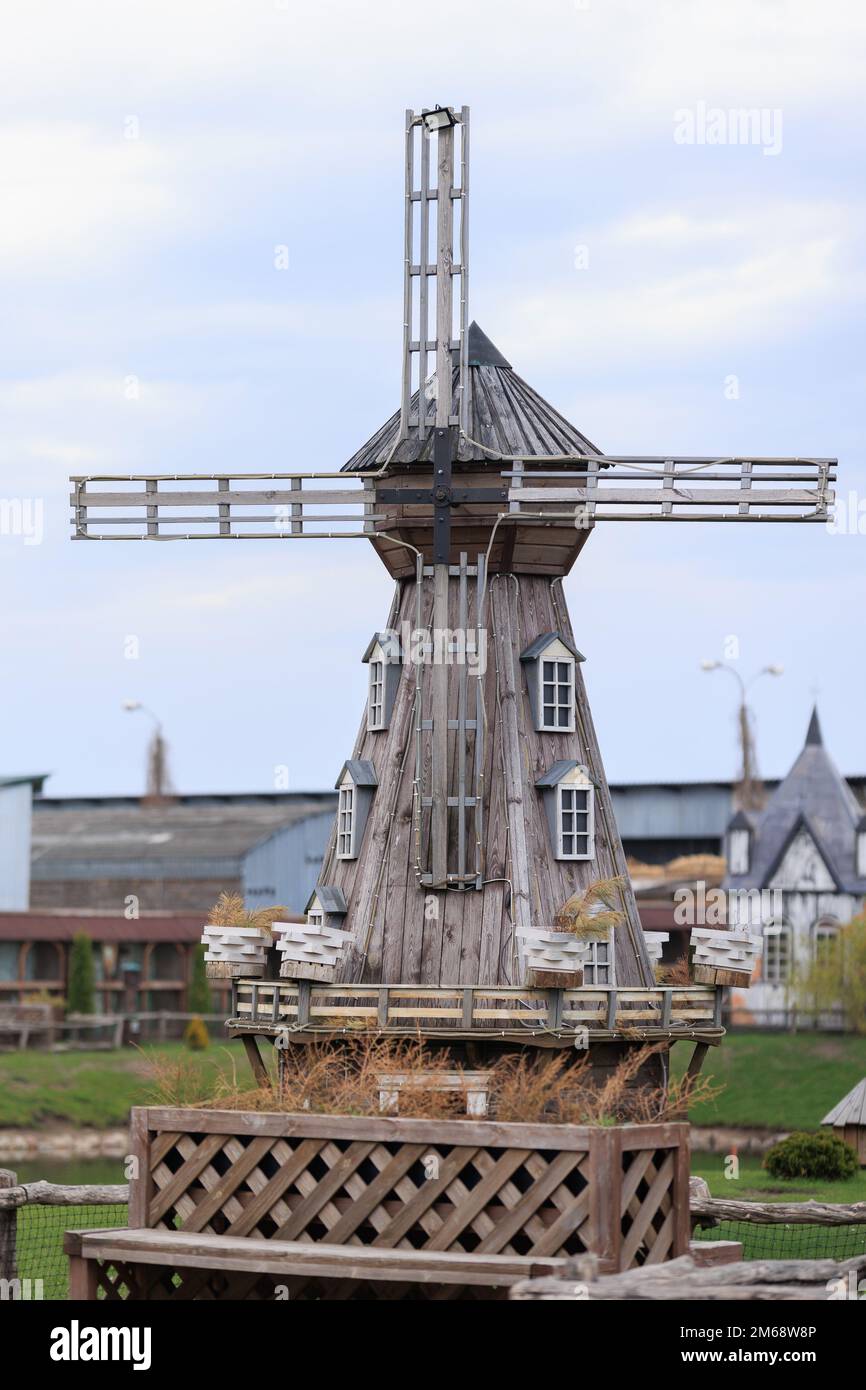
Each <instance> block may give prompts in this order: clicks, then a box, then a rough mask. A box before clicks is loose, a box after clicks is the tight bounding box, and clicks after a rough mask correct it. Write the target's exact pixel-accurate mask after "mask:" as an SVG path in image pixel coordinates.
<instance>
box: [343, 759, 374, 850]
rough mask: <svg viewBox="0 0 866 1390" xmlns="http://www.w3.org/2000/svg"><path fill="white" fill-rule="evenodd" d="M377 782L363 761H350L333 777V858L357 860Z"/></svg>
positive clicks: (370, 769) (369, 767)
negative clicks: (335, 837) (334, 810)
mask: <svg viewBox="0 0 866 1390" xmlns="http://www.w3.org/2000/svg"><path fill="white" fill-rule="evenodd" d="M378 783H379V779H378V777H377V776H376V769H375V768H374V766H373V764H372V763H371V762H369V761H368V760H367V759H366V758H350V759H349V761H348V762H346V763H344V764H343V767H342V770H341V772H340V775H339V777H338V778H337V784H336V785H337V791H338V793H339V798H338V802H337V858H338V859H357V857H358V851H359V849H360V847H361V841H362V840H363V838H364V828H365V826H366V824H367V817H368V815H369V812H370V806H371V804H372V801H373V793H374V791H375V789H376V787H377V786H378Z"/></svg>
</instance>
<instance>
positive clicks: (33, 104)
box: [0, 0, 866, 796]
mask: <svg viewBox="0 0 866 1390" xmlns="http://www.w3.org/2000/svg"><path fill="white" fill-rule="evenodd" d="M3 10H4V18H3V32H4V40H3V45H2V50H0V108H2V121H0V303H2V324H3V332H2V333H0V507H2V504H4V503H5V504H7V513H6V515H10V516H11V515H12V513H11V512H9V511H8V503H9V502H10V501H11V500H13V499H20V500H21V501H22V503H25V504H26V505H27V506H28V507H29V508H30V512H29V515H30V516H31V518H32V519H33V521H34V525H33V526H32V527H31V528H30V533H29V534H28V535H24V534H21V532H22V531H23V529H24V528H23V527H19V528H17V530H18V534H16V533H15V532H16V527H15V525H14V524H9V525H4V526H3V527H2V530H0V588H2V595H3V603H2V610H0V634H2V667H3V682H2V686H3V699H2V721H0V775H12V774H17V773H36V772H48V773H50V774H51V777H50V780H49V782H48V783H47V786H46V792H47V794H49V795H50V794H53V795H67V796H69V795H75V794H81V795H96V794H112V793H113V794H134V793H137V792H139V791H141V790H142V788H143V781H144V765H145V746H146V743H147V739H148V736H149V732H150V726H149V722H148V720H147V718H146V717H145V716H144V715H142V714H140V713H138V714H130V713H127V712H124V711H123V709H122V702H123V701H124V700H125V699H137V700H140V701H142V702H143V703H144V704H145V705H147V706H148V707H149V708H150V709H152V710H154V711H155V712H156V713H157V714H158V716H159V717H160V719H161V720H162V723H163V726H164V729H165V734H166V736H167V738H168V741H169V744H170V749H171V754H170V756H171V769H172V777H173V781H174V784H175V786H176V787H177V789H178V790H180V791H184V792H196V791H232V790H236V791H241V790H242V791H254V790H261V791H269V790H273V789H274V788H275V787H276V786H283V785H287V786H288V787H289V788H290V789H319V788H324V787H329V786H331V785H333V781H334V778H335V777H336V775H337V773H338V771H339V768H340V766H341V763H342V761H343V759H344V758H345V757H346V756H348V755H349V754H350V752H351V749H352V745H353V742H354V738H355V734H356V731H357V727H358V722H359V719H360V715H361V712H362V707H363V701H364V697H365V677H366V668H365V667H364V666H362V664H361V661H360V658H361V655H362V653H363V651H364V648H365V647H366V645H367V642H368V640H369V637H370V635H371V633H372V632H373V631H374V630H375V629H376V628H379V627H381V626H382V625H383V624H384V622H385V619H386V617H387V612H388V607H389V603H390V597H391V581H390V580H389V578H388V576H387V574H386V572H385V570H384V568H383V567H382V565H381V564H380V562H379V561H378V559H377V558H376V556H375V554H374V553H373V551H372V549H371V548H370V547H369V546H368V545H367V543H366V542H364V541H349V540H347V541H341V542H318V543H317V542H304V543H303V545H293V544H292V543H291V542H280V541H277V540H274V541H266V542H259V543H256V542H243V543H241V544H238V545H224V544H221V543H219V542H196V543H195V544H186V545H184V544H180V543H179V544H173V545H154V546H148V545H126V546H124V545H120V544H117V545H107V546H106V545H96V544H94V545H89V544H74V543H72V542H71V540H70V539H69V520H68V492H69V488H68V483H67V478H68V475H69V474H70V473H73V474H83V473H124V472H146V471H148V470H152V471H154V472H164V473H170V472H175V471H177V472H197V471H201V472H207V473H211V472H219V471H220V470H222V469H226V470H228V469H229V468H231V470H232V471H234V472H237V471H239V470H242V469H249V470H250V471H281V470H286V471H288V470H291V469H296V470H301V469H302V470H315V469H321V470H326V471H330V470H334V469H337V468H339V467H340V466H341V465H342V463H343V462H345V460H346V459H347V458H348V457H349V456H350V455H351V454H352V453H353V452H354V451H355V449H356V448H357V447H358V446H359V445H360V444H361V443H363V442H364V441H365V440H366V439H367V438H368V436H369V435H370V434H372V433H373V431H374V430H375V429H377V428H378V426H379V425H380V424H381V423H382V422H383V421H384V420H385V419H386V418H387V416H388V415H389V414H390V413H391V412H392V411H393V410H394V409H395V407H396V405H397V402H398V398H399V389H400V350H401V322H402V267H401V259H402V226H403V223H402V217H403V210H402V179H403V170H402V157H403V151H402V142H403V122H404V110H405V108H406V107H413V108H415V109H420V108H421V107H422V106H430V105H433V104H434V103H436V102H439V103H441V104H453V105H463V104H468V105H470V107H471V109H472V149H471V159H472V165H471V183H470V189H471V195H470V196H471V204H470V232H471V257H470V264H471V303H470V310H471V316H472V317H474V318H476V319H477V320H478V322H479V324H480V325H481V327H482V328H483V329H484V331H485V332H486V333H487V334H488V336H489V337H490V338H492V340H493V341H494V343H496V345H497V346H498V347H499V348H500V349H501V350H502V352H503V353H504V354H505V355H506V356H507V357H508V358H509V360H510V361H511V362H512V364H513V366H514V367H515V369H516V370H517V371H518V372H519V373H520V375H521V376H523V377H524V378H525V379H527V380H528V381H529V382H531V384H532V385H533V386H534V387H535V388H536V389H537V390H538V391H540V392H541V394H542V395H543V396H545V397H546V398H547V399H548V400H550V401H551V402H552V403H553V404H554V405H555V406H556V407H557V408H558V409H559V410H560V411H562V413H563V414H565V415H566V416H568V418H569V419H571V420H572V421H573V422H574V424H575V425H576V426H577V427H578V428H579V429H580V430H582V431H583V432H584V433H585V434H586V435H587V436H588V437H589V438H590V439H592V440H593V441H595V442H596V443H597V444H598V445H599V446H600V447H602V448H603V449H605V450H606V451H607V452H610V453H615V452H622V453H652V454H660V453H667V452H668V451H670V452H671V453H681V454H687V453H696V454H720V455H722V454H744V455H748V454H752V453H753V454H757V455H780V454H786V455H801V456H809V455H820V456H827V455H832V456H837V457H838V458H839V460H840V467H839V481H838V484H837V488H838V492H839V495H840V496H841V497H842V499H843V502H844V506H845V512H846V517H847V518H849V520H848V524H847V526H846V527H845V528H844V532H843V533H840V529H839V528H838V527H837V529H836V532H835V533H833V534H831V533H830V532H829V531H827V530H825V529H824V527H822V526H805V525H804V526H797V525H791V526H766V527H762V526H761V527H759V526H715V527H713V526H711V525H707V526H658V525H651V524H650V525H646V526H639V525H634V524H629V525H615V524H609V525H607V526H601V525H600V526H598V527H597V528H596V532H595V534H594V535H593V536H592V537H591V538H590V540H589V542H588V544H587V546H586V548H585V550H584V552H583V554H582V555H581V557H580V560H579V561H578V564H577V565H576V566H575V568H574V570H573V571H572V574H571V575H570V577H569V578H568V580H567V581H566V594H567V597H568V601H569V607H570V611H571V616H572V621H573V625H574V629H575V636H576V640H577V644H578V646H579V647H580V649H581V651H582V652H583V653H584V654H585V656H586V658H587V661H586V665H585V667H584V674H585V677H586V680H587V685H588V690H589V695H590V699H591V702H592V708H593V714H594V718H595V722H596V726H597V730H598V734H599V739H600V743H601V748H602V752H603V755H604V758H605V763H606V767H607V772H608V776H609V778H610V779H611V780H614V781H652V780H656V779H657V780H664V781H675V780H680V779H703V778H726V777H730V776H731V775H733V773H734V772H735V770H736V767H735V764H736V746H735V726H734V712H735V711H734V706H735V697H736V688H735V682H734V681H733V680H732V679H730V678H728V677H727V676H725V674H724V673H720V672H715V673H713V674H706V673H703V672H701V671H700V670H699V663H700V662H701V660H702V659H705V658H720V659H721V658H723V657H725V656H729V657H730V656H731V654H732V653H733V654H734V655H733V656H732V658H731V659H732V664H734V665H735V666H736V669H737V670H738V671H739V672H740V673H741V675H742V676H743V678H744V679H749V678H751V676H752V675H753V674H755V673H756V672H758V671H760V670H761V669H762V668H763V667H765V666H766V665H767V664H768V663H779V664H781V665H782V666H783V667H784V675H783V676H781V677H779V678H771V677H763V678H762V679H761V680H760V681H758V682H757V683H756V685H755V687H754V690H753V692H752V694H751V696H750V699H751V703H752V705H753V708H754V712H755V718H756V727H757V738H758V759H759V765H760V768H761V770H762V771H763V772H764V773H765V774H766V775H768V776H775V775H779V774H780V773H784V771H786V770H787V768H788V767H789V765H790V764H791V763H792V762H793V760H794V758H795V756H796V754H797V753H798V751H799V749H800V746H801V744H802V741H803V738H804V735H805V729H806V724H807V722H808V716H809V710H810V708H811V705H812V703H813V701H814V700H815V699H816V698H817V700H818V703H819V707H820V710H821V715H822V721H823V724H824V731H825V738H826V742H827V744H828V746H829V748H830V750H831V752H832V754H833V755H834V757H835V759H836V761H837V763H838V764H839V766H840V767H841V769H842V770H843V771H844V772H847V773H848V774H853V773H866V725H864V720H863V717H862V700H863V695H862V692H863V688H864V680H863V676H864V669H863V666H864V663H863V635H862V628H861V622H862V617H863V614H864V612H866V579H864V556H866V536H864V535H863V534H860V531H859V527H858V524H857V520H858V517H859V523H860V526H862V529H863V531H864V532H866V501H864V503H863V510H864V515H863V516H859V513H858V511H857V508H858V507H860V505H861V502H860V499H861V498H866V470H864V459H863V442H864V410H863V395H864V385H866V341H864V340H866V331H864V321H866V316H864V298H866V260H864V251H863V247H864V245H866V195H864V179H863V171H864V144H866V121H864V119H863V116H864V88H863V72H864V69H866V7H864V6H863V5H862V4H860V3H855V2H854V0H825V3H823V4H821V5H815V4H813V3H804V2H802V0H751V3H744V0H729V3H727V4H724V5H719V4H718V3H702V2H701V0H698V2H697V3H696V0H682V2H681V0H667V3H662V2H661V0H640V3H631V0H577V3H575V0H540V3H534V4H533V5H531V6H530V5H527V4H525V3H514V2H513V0H496V3H493V0H473V3H471V4H462V5H458V4H456V3H453V0H440V3H439V4H438V5H437V6H436V7H435V8H431V7H429V6H409V5H406V4H398V3H390V0H387V2H383V0H380V2H379V3H376V4H371V3H367V4H365V5H364V6H360V5H357V4H351V3H347V2H346V0H318V3H316V4H314V5H300V4H297V3H294V0H237V3H228V0H224V2H223V3H220V0H207V2H206V3H204V0H182V3H178V0H173V3H167V2H166V0H149V3H147V4H142V3H127V0H111V3H107V2H106V3H97V2H96V0H67V2H66V3H61V0H54V2H53V3H44V0H31V3H29V4H28V5H27V6H14V5H11V4H10V3H9V0H5V4H4V5H3ZM740 109H754V110H756V111H757V112H758V113H759V123H758V125H757V126H756V127H755V128H754V130H751V129H750V132H749V134H750V138H747V139H741V138H739V134H742V132H741V131H740V128H739V126H738V125H737V124H736V122H733V121H731V120H729V119H728V117H727V113H729V112H732V111H737V110H740ZM719 112H720V113H722V115H721V119H720V118H719V117H718V115H714V114H713V113H719ZM708 122H709V124H708ZM713 123H715V125H714V128H715V131H716V133H717V134H718V133H719V132H721V136H722V137H724V138H723V139H713V140H712V142H711V140H710V139H708V138H707V132H708V131H709V130H710V127H711V126H712V125H713ZM738 132H739V134H738ZM702 135H703V136H704V138H703V139H702V138H701V136H702ZM281 247H285V248H286V252H285V253H284V254H281V255H278V254H277V253H276V248H281ZM286 260H287V266H286V268H278V264H277V263H279V264H280V265H282V264H283V263H284V261H286ZM39 508H41V515H42V518H43V525H42V532H41V535H40V534H38V530H39V528H38V526H37V525H36V518H37V517H38V515H39ZM3 515H4V513H3V512H2V510H0V521H2V517H3ZM22 515H25V516H26V515H28V513H27V512H26V511H25V512H24V513H22ZM851 517H853V518H854V522H855V524H853V525H852V524H851V521H850V518H851ZM37 540H38V543H34V542H36V541H37Z"/></svg>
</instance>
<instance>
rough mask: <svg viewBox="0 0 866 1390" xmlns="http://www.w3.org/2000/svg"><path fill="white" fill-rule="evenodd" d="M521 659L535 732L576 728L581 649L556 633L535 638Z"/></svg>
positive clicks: (566, 730) (546, 633) (572, 731)
mask: <svg viewBox="0 0 866 1390" xmlns="http://www.w3.org/2000/svg"><path fill="white" fill-rule="evenodd" d="M520 660H521V661H522V662H523V665H524V668H525V670H526V681H527V689H528V691H529V702H530V704H531V706H532V717H533V721H534V723H535V728H536V730H537V731H538V733H552V734H553V733H556V734H571V733H574V728H575V719H574V711H575V670H576V666H577V662H578V661H583V657H582V656H581V654H580V652H579V651H578V650H577V649H576V648H575V647H573V646H572V644H571V643H570V642H568V641H566V639H565V638H564V637H563V636H562V635H561V633H559V632H543V633H542V634H541V636H540V637H536V639H535V641H534V642H532V643H531V644H530V645H529V646H528V647H527V648H526V651H525V652H523V653H521V657H520Z"/></svg>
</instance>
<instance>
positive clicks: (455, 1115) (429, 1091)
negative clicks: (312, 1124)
mask: <svg viewBox="0 0 866 1390" xmlns="http://www.w3.org/2000/svg"><path fill="white" fill-rule="evenodd" d="M661 1050H662V1045H661V1044H655V1045H647V1046H644V1047H637V1046H636V1047H634V1048H633V1049H632V1050H630V1051H629V1052H628V1053H627V1054H626V1055H625V1056H624V1057H623V1058H622V1060H621V1061H620V1062H619V1064H618V1065H617V1066H616V1067H613V1068H612V1069H611V1071H610V1073H609V1074H608V1075H607V1076H606V1077H604V1078H603V1079H599V1077H598V1076H597V1075H595V1074H594V1073H593V1069H592V1064H591V1062H590V1059H589V1057H588V1056H584V1057H580V1058H575V1054H574V1052H573V1051H569V1050H565V1049H563V1050H561V1051H556V1052H550V1053H546V1054H539V1053H537V1052H535V1051H529V1050H527V1051H525V1052H521V1053H517V1054H511V1055H507V1056H505V1057H502V1058H500V1059H499V1060H498V1061H496V1062H494V1063H493V1064H492V1065H491V1066H490V1067H488V1068H487V1069H486V1070H487V1071H489V1072H490V1074H491V1076H490V1091H489V1100H490V1117H491V1118H492V1119H496V1120H501V1121H503V1122H518V1123H526V1124H539V1123H541V1124H544V1123H547V1124H578V1125H592V1126H603V1125H614V1124H623V1123H631V1124H652V1123H661V1122H664V1121H666V1120H671V1119H678V1118H682V1116H683V1115H684V1114H686V1113H687V1111H688V1110H689V1109H690V1108H694V1107H695V1106H697V1105H699V1104H702V1103H705V1102H707V1101H711V1100H714V1099H715V1098H716V1097H717V1096H718V1095H719V1094H720V1092H721V1090H722V1088H721V1087H717V1086H713V1085H712V1083H711V1082H710V1081H709V1080H708V1079H707V1078H705V1077H697V1078H693V1077H688V1076H684V1077H682V1078H677V1079H672V1080H671V1081H670V1082H669V1084H668V1087H667V1089H666V1090H664V1089H663V1088H661V1087H659V1086H657V1085H655V1084H652V1083H647V1082H641V1080H640V1077H641V1073H642V1072H643V1071H644V1069H645V1068H646V1067H647V1065H648V1064H649V1063H650V1062H651V1060H652V1058H653V1057H654V1056H655V1055H656V1054H657V1053H659V1052H660V1051H661ZM395 1073H400V1074H401V1075H402V1076H403V1077H404V1078H405V1081H404V1084H403V1085H402V1086H401V1087H400V1089H399V1102H398V1107H399V1109H398V1113H399V1114H400V1116H401V1117H403V1118H415V1119H430V1120H436V1119H463V1118H466V1090H467V1089H468V1086H467V1085H466V1084H464V1085H462V1086H458V1087H457V1088H456V1089H449V1090H443V1089H440V1088H439V1087H438V1086H437V1085H436V1084H435V1083H436V1082H437V1080H441V1078H442V1077H443V1074H444V1073H448V1074H450V1075H455V1074H456V1075H457V1076H458V1077H460V1076H462V1074H463V1073H462V1068H461V1067H460V1066H458V1065H456V1064H455V1063H454V1061H453V1060H452V1059H451V1058H450V1057H449V1056H448V1055H447V1053H444V1052H441V1051H440V1052H437V1051H434V1050H431V1049H430V1048H428V1047H426V1046H425V1045H424V1043H422V1042H421V1041H420V1040H414V1039H400V1040H392V1039H388V1038H375V1037H369V1038H353V1039H351V1040H346V1041H345V1042H343V1043H341V1045H340V1046H339V1047H334V1046H329V1045H328V1044H325V1043H318V1044H314V1045H310V1046H308V1047H304V1048H303V1049H299V1050H298V1053H297V1054H296V1055H295V1056H293V1057H291V1058H289V1059H288V1061H287V1065H286V1066H285V1067H284V1068H283V1078H282V1084H281V1085H280V1086H279V1087H278V1086H277V1085H276V1084H273V1085H269V1086H256V1087H244V1086H241V1085H240V1083H239V1081H238V1077H237V1072H236V1069H233V1072H232V1074H231V1075H229V1076H226V1075H221V1076H218V1077H216V1079H213V1078H210V1079H209V1078H207V1077H203V1076H202V1074H201V1071H200V1069H197V1068H195V1067H194V1066H193V1065H192V1064H191V1063H190V1062H188V1061H186V1060H185V1059H183V1058H179V1059H177V1060H175V1059H165V1058H155V1059H154V1060H153V1076H154V1095H153V1098H152V1100H151V1103H153V1104H161V1105H182V1106H193V1107H195V1106H201V1107H202V1108H205V1109H216V1110H252V1111H279V1112H282V1113H298V1112H303V1111H308V1112H311V1113H316V1114H329V1115H362V1116H363V1115H370V1116H373V1115H380V1114H382V1109H381V1104H380V1095H381V1093H382V1091H383V1090H388V1089H389V1087H388V1084H387V1081H385V1080H383V1078H387V1077H388V1076H392V1075H394V1074H395ZM395 1089H396V1088H395Z"/></svg>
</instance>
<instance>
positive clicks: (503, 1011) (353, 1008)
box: [228, 980, 724, 1040]
mask: <svg viewBox="0 0 866 1390" xmlns="http://www.w3.org/2000/svg"><path fill="white" fill-rule="evenodd" d="M228 1028H229V1031H230V1032H231V1033H233V1034H239V1033H245V1032H259V1033H266V1034H275V1033H284V1032H289V1033H298V1034H306V1035H309V1034H316V1035H324V1034H328V1035H334V1034H351V1033H356V1032H362V1031H367V1032H371V1031H372V1032H378V1033H388V1034H403V1035H405V1034H412V1035H413V1036H418V1035H419V1034H420V1035H421V1036H428V1037H429V1036H432V1037H440V1036H441V1035H442V1034H443V1033H447V1034H451V1035H452V1036H455V1037H470V1036H478V1035H479V1034H483V1035H484V1036H487V1037H502V1038H508V1039H524V1038H526V1037H532V1036H539V1035H545V1034H546V1035H548V1036H549V1035H550V1034H555V1035H556V1036H557V1037H569V1036H574V1037H575V1039H577V1037H578V1035H580V1034H584V1033H585V1034H586V1035H587V1037H588V1039H589V1040H593V1039H596V1038H610V1037H617V1036H620V1037H637V1038H647V1039H652V1038H663V1037H686V1038H701V1037H703V1038H708V1039H710V1040H713V1039H717V1038H720V1037H721V1036H722V1034H723V1032H724V1029H723V1027H722V1021H721V990H718V989H716V987H715V986H713V985H688V986H683V987H679V986H668V987H665V986H657V987H655V988H653V989H630V988H621V989H619V988H614V987H613V986H586V987H583V988H580V989H564V990H553V989H521V988H519V987H514V988H511V987H509V988H505V987H500V988H495V987H491V986H482V985H475V986H459V985H455V986H453V987H451V986H448V987H443V986H436V987H433V986H422V985H402V984H401V985H340V984H328V985H323V984H316V983H313V982H311V981H305V980H301V981H297V980H238V981H236V982H235V985H234V989H233V992H232V1012H231V1017H230V1019H229V1021H228Z"/></svg>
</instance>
